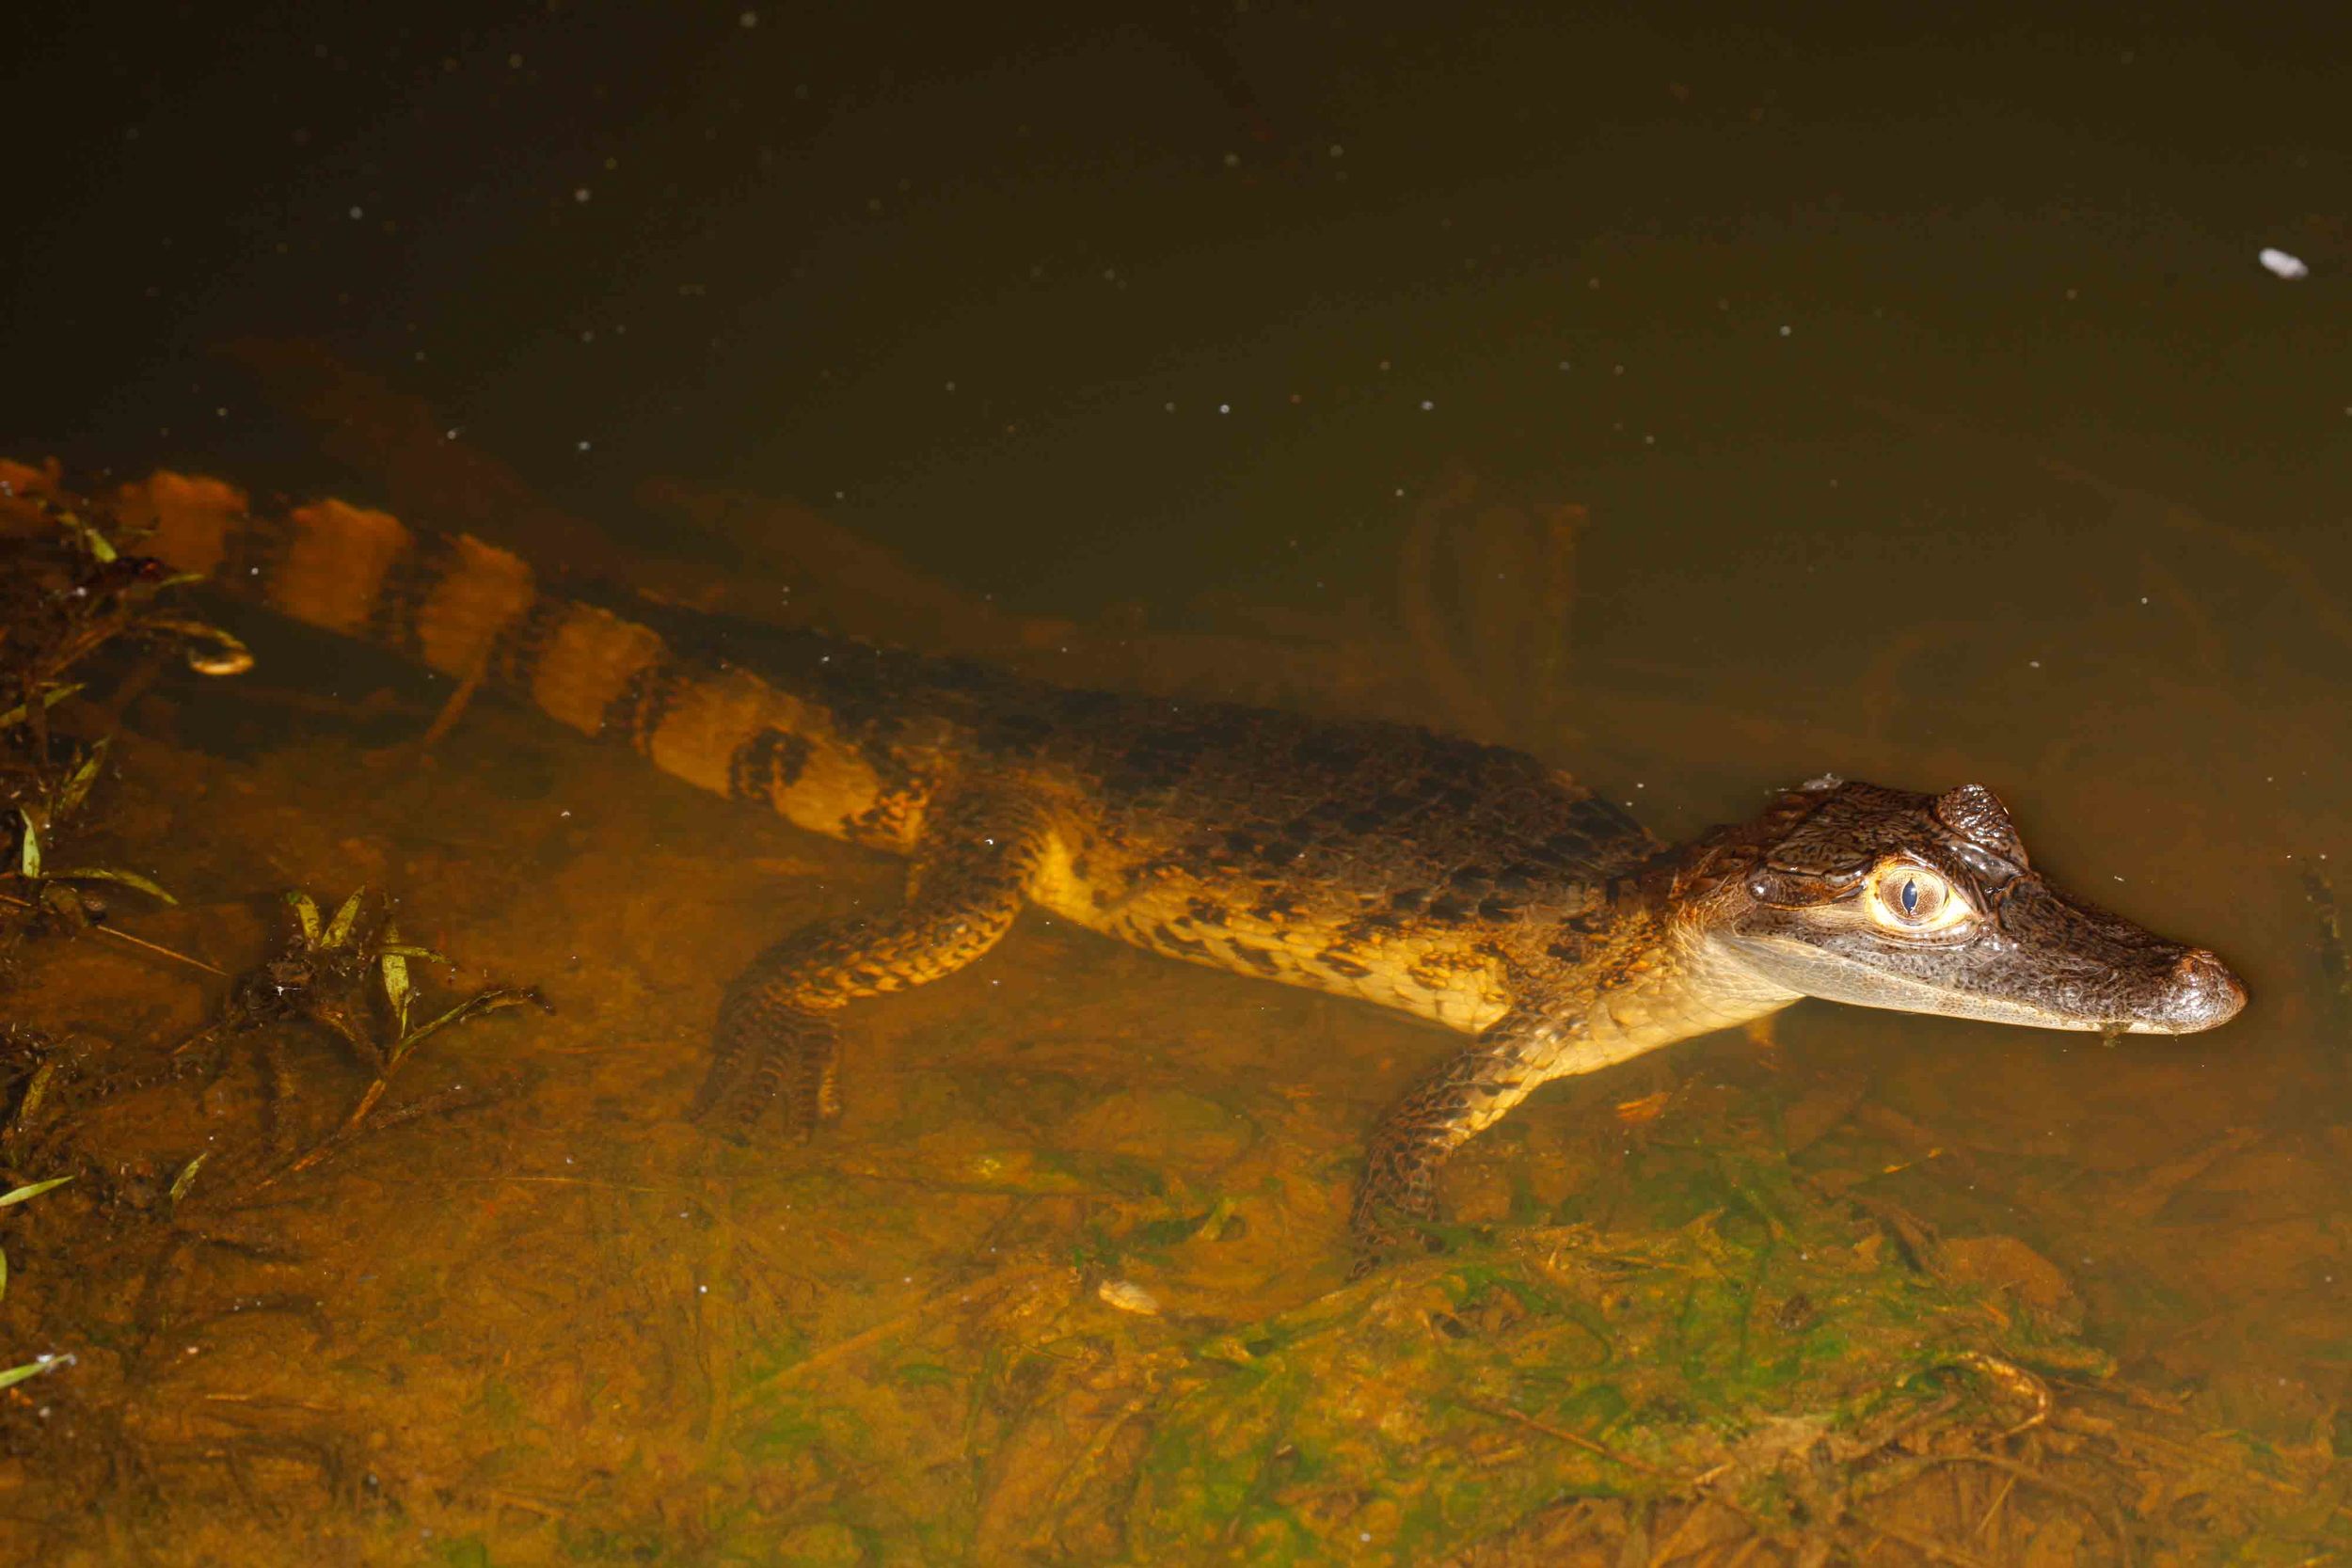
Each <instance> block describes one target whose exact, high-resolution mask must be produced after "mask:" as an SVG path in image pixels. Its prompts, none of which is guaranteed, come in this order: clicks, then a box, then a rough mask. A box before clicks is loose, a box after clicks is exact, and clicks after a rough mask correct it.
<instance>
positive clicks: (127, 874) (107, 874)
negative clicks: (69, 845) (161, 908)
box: [49, 865, 180, 904]
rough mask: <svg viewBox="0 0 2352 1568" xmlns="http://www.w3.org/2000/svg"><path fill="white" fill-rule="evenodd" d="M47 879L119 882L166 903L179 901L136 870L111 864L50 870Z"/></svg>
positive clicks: (55, 880) (56, 880)
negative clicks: (120, 869) (117, 868)
mask: <svg viewBox="0 0 2352 1568" xmlns="http://www.w3.org/2000/svg"><path fill="white" fill-rule="evenodd" d="M49 879H50V880H51V881H53V882H120V883H121V884H122V885H123V886H125V887H135V888H136V889H138V890H139V891H140V892H141V893H144V894H146V895H148V896H149V897H151V898H160V899H162V900H163V901H164V902H165V903H167V904H177V903H179V902H180V900H179V899H177V898H174V897H173V896H172V895H170V894H168V893H166V892H165V891H164V890H163V889H162V888H159V887H157V886H156V885H155V884H154V883H153V882H151V881H149V880H148V879H146V878H144V877H142V876H140V875H139V874H138V873H137V872H135V871H117V870H115V869H114V868H113V867H112V866H105V865H85V866H80V867H77V868H75V869H74V870H72V871H52V872H51V873H50V874H49Z"/></svg>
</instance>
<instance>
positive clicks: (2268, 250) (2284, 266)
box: [2259, 245, 2312, 283]
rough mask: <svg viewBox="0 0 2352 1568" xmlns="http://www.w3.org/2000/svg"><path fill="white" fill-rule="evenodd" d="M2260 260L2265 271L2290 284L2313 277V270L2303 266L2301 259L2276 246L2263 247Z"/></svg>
mask: <svg viewBox="0 0 2352 1568" xmlns="http://www.w3.org/2000/svg"><path fill="white" fill-rule="evenodd" d="M2259 260H2260V261H2261V262H2262V264H2263V268H2264V270H2265V271H2266V272H2268V273H2269V274H2270V276H2271V277H2283V278H2285V279H2286V280H2287V281H2288V282H2290V283H2293V282H2297V281H2300V280H2301V279H2303V278H2306V277H2310V276H2311V275H2312V269H2311V268H2310V267H2308V266H2305V265H2304V264H2303V259H2302V258H2301V257H2299V256H2290V255H2288V254H2287V253H2286V252H2285V251H2283V250H2280V249H2279V248H2278V247H2277V246H2275V245H2265V246H2263V248H2262V254H2261V256H2260V258H2259Z"/></svg>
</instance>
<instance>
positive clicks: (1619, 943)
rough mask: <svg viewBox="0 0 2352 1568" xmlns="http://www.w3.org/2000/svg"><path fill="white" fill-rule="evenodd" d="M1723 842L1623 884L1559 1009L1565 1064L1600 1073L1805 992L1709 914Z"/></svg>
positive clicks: (1771, 1009)
mask: <svg viewBox="0 0 2352 1568" xmlns="http://www.w3.org/2000/svg"><path fill="white" fill-rule="evenodd" d="M1714 848H1715V847H1714V846H1712V845H1702V846H1698V847H1693V848H1692V850H1689V851H1685V852H1683V853H1680V854H1675V855H1671V856H1669V857H1664V858H1663V863H1661V865H1659V866H1658V867H1657V869H1655V870H1654V871H1652V872H1651V873H1649V874H1647V875H1642V876H1637V877H1635V878H1633V879H1629V881H1628V882H1627V883H1626V884H1625V885H1623V886H1622V887H1621V888H1620V889H1619V892H1618V895H1617V897H1616V899H1615V901H1614V903H1615V907H1614V909H1613V913H1612V918H1611V920H1610V922H1609V924H1608V926H1607V927H1606V929H1605V930H1604V931H1602V932H1601V933H1599V934H1598V935H1597V941H1596V943H1595V949H1594V951H1592V952H1591V953H1590V955H1589V957H1588V959H1587V962H1586V964H1585V965H1584V970H1583V974H1582V975H1581V977H1580V978H1581V984H1580V985H1579V986H1578V987H1577V988H1576V990H1575V991H1574V993H1573V994H1571V995H1570V996H1568V997H1565V998H1563V999H1562V1000H1563V1002H1564V1003H1565V1006H1557V1007H1556V1008H1555V1009H1549V1010H1550V1011H1551V1013H1552V1018H1553V1021H1554V1028H1555V1030H1556V1032H1557V1037H1558V1041H1559V1046H1560V1049H1561V1052H1562V1059H1561V1060H1560V1062H1559V1064H1558V1070H1560V1071H1566V1072H1591V1071H1596V1070H1597V1069H1601V1068H1605V1067H1608V1066H1611V1065H1613V1063H1616V1062H1621V1061H1624V1060H1626V1059H1628V1058H1629V1057H1633V1056H1638V1055H1640V1054H1642V1053H1644V1052H1646V1051H1654V1050H1656V1049H1657V1048H1658V1047H1660V1046H1661V1045H1671V1044H1673V1043H1674V1042H1675V1041H1677V1040H1682V1039H1688V1038H1690V1037H1692V1036H1693V1035H1705V1034H1709V1033H1711V1032H1713V1031H1714V1030H1717V1029H1729V1028H1734V1027H1736V1026H1738V1025H1740V1024H1742V1023H1747V1022H1751V1021H1753V1020H1755V1019H1758V1018H1762V1017H1764V1016H1765V1015H1766V1014H1768V1013H1774V1012H1778V1011H1779V1010H1780V1009H1781V1008H1783V1007H1786V1006H1788V1004H1790V1003H1791V1002H1794V1001H1796V1000H1797V999H1798V998H1799V997H1801V996H1803V995H1804V992H1802V991H1798V990H1790V989H1789V988H1788V987H1786V986H1782V985H1778V984H1775V983H1774V982H1772V980H1770V979H1767V978H1766V977H1765V976H1763V975H1762V974H1757V973H1756V971H1755V970H1754V969H1753V968H1752V967H1750V966H1749V965H1748V964H1747V963H1745V962H1743V961H1742V960H1741V959H1740V957H1739V955H1738V954H1737V953H1736V952H1735V951H1734V950H1733V949H1732V948H1731V946H1730V945H1729V944H1728V943H1726V942H1723V941H1722V940H1721V939H1720V938H1719V937H1718V936H1717V934H1716V933H1715V931H1714V930H1713V929H1712V928H1711V926H1710V923H1709V921H1708V918H1707V914H1706V911H1707V910H1708V899H1707V890H1708V885H1709V884H1710V883H1711V881H1712V877H1711V876H1710V872H1711V871H1712V868H1713V865H1714V863H1715V861H1716V857H1715V855H1714V853H1713V852H1712V851H1713V850H1714Z"/></svg>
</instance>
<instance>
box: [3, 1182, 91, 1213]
mask: <svg viewBox="0 0 2352 1568" xmlns="http://www.w3.org/2000/svg"><path fill="white" fill-rule="evenodd" d="M71 1180H73V1178H72V1177H70V1176H53V1177H51V1178H50V1179H49V1180H46V1181H35V1182H31V1183H29V1184H28V1185H25V1186H23V1187H19V1188H17V1189H16V1191H14V1192H12V1193H0V1209H6V1208H7V1207H8V1205H9V1204H11V1203H22V1202H24V1200H25V1199H26V1198H28V1197H39V1196H40V1195H41V1194H43V1193H45V1192H47V1191H49V1189H50V1188H52V1187H62V1186H64V1185H65V1184H66V1183H67V1182H69V1181H71Z"/></svg>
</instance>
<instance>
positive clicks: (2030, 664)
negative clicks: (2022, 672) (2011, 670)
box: [2026, 658, 2042, 670]
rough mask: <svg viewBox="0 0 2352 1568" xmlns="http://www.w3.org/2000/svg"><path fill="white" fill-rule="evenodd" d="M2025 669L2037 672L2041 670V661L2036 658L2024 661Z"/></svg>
mask: <svg viewBox="0 0 2352 1568" xmlns="http://www.w3.org/2000/svg"><path fill="white" fill-rule="evenodd" d="M2041 668H2042V661H2041V660H2040V659H2038V658H2029V659H2027V660H2026V669H2028V670H2039V669H2041Z"/></svg>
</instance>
